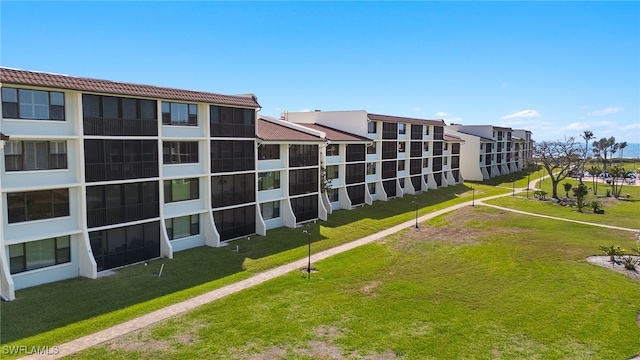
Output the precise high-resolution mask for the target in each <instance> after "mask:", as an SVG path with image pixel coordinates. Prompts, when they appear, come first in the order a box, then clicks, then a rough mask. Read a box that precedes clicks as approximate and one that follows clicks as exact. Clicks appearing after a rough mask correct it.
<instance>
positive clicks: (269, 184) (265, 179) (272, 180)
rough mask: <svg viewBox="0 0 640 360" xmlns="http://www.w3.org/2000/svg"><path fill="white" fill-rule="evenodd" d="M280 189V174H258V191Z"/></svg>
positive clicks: (272, 172) (273, 172) (275, 172)
mask: <svg viewBox="0 0 640 360" xmlns="http://www.w3.org/2000/svg"><path fill="white" fill-rule="evenodd" d="M272 189H280V172H279V171H269V172H263V173H258V190H272Z"/></svg>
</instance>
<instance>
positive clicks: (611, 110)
mask: <svg viewBox="0 0 640 360" xmlns="http://www.w3.org/2000/svg"><path fill="white" fill-rule="evenodd" d="M621 111H624V108H622V107H608V108H606V109H602V110H596V111H592V112H590V113H588V114H587V116H606V115H611V114H616V113H619V112H621Z"/></svg>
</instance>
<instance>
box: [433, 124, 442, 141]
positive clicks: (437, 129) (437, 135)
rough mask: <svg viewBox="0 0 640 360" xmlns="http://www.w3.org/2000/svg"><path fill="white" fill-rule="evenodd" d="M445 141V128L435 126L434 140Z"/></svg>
mask: <svg viewBox="0 0 640 360" xmlns="http://www.w3.org/2000/svg"><path fill="white" fill-rule="evenodd" d="M442 139H444V127H442V126H434V127H433V140H442Z"/></svg>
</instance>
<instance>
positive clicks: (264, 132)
mask: <svg viewBox="0 0 640 360" xmlns="http://www.w3.org/2000/svg"><path fill="white" fill-rule="evenodd" d="M257 125H258V129H257V132H258V138H260V139H262V140H267V141H318V142H320V141H323V140H322V139H321V138H320V137H319V136H314V135H311V134H308V133H306V132H303V131H300V130H295V129H292V128H289V127H286V126H283V125H278V124H275V123H273V122H271V121H267V120H263V119H258V124H257Z"/></svg>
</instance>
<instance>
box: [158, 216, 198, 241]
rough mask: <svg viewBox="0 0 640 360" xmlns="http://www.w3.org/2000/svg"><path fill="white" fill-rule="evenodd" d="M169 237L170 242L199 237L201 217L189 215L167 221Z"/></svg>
mask: <svg viewBox="0 0 640 360" xmlns="http://www.w3.org/2000/svg"><path fill="white" fill-rule="evenodd" d="M165 225H166V227H167V235H168V236H169V240H175V239H180V238H184V237H187V236H192V235H198V234H199V233H200V215H198V214H195V215H187V216H180V217H176V218H171V219H166V220H165Z"/></svg>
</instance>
